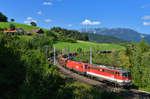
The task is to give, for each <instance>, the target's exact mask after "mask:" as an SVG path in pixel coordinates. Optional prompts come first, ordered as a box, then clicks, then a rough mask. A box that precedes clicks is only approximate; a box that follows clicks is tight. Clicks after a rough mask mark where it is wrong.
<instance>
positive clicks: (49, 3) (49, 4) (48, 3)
mask: <svg viewBox="0 0 150 99" xmlns="http://www.w3.org/2000/svg"><path fill="white" fill-rule="evenodd" d="M43 5H44V6H51V5H53V3H52V2H43Z"/></svg>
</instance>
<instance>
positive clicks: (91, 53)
mask: <svg viewBox="0 0 150 99" xmlns="http://www.w3.org/2000/svg"><path fill="white" fill-rule="evenodd" d="M90 64H92V47H91V48H90Z"/></svg>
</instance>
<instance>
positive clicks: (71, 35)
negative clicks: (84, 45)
mask: <svg viewBox="0 0 150 99" xmlns="http://www.w3.org/2000/svg"><path fill="white" fill-rule="evenodd" d="M51 32H52V33H53V35H55V38H58V40H59V41H67V42H76V40H83V41H88V40H89V38H88V34H85V33H80V32H78V31H74V30H67V29H63V28H60V27H53V28H51Z"/></svg>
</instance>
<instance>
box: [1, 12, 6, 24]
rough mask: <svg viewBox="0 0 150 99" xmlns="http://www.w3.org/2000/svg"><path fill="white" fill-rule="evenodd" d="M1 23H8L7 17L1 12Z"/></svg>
mask: <svg viewBox="0 0 150 99" xmlns="http://www.w3.org/2000/svg"><path fill="white" fill-rule="evenodd" d="M0 22H7V17H6V16H5V15H4V14H3V13H1V12H0Z"/></svg>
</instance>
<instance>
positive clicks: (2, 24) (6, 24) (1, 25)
mask: <svg viewBox="0 0 150 99" xmlns="http://www.w3.org/2000/svg"><path fill="white" fill-rule="evenodd" d="M10 24H14V25H15V27H16V28H23V29H24V30H34V29H43V28H40V27H35V26H31V25H26V24H20V23H14V22H13V23H12V22H0V28H7V29H9V26H10ZM43 30H46V29H43Z"/></svg>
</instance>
